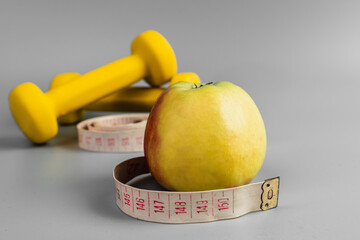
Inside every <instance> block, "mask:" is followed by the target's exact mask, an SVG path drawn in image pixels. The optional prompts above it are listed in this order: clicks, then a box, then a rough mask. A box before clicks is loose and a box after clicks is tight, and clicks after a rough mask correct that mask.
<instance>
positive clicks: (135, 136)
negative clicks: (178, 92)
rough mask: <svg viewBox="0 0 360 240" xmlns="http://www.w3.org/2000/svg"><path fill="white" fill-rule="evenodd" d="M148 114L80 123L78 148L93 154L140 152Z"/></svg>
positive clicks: (117, 116) (111, 117)
mask: <svg viewBox="0 0 360 240" xmlns="http://www.w3.org/2000/svg"><path fill="white" fill-rule="evenodd" d="M148 116H149V114H131V115H130V114H129V115H113V116H105V117H96V118H92V119H88V120H85V121H82V122H80V123H79V124H78V125H77V126H76V127H77V130H78V137H79V147H80V148H81V149H85V150H88V151H95V152H142V151H143V150H144V133H145V127H146V121H147V118H148Z"/></svg>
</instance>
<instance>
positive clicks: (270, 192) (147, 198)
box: [77, 114, 280, 223]
mask: <svg viewBox="0 0 360 240" xmlns="http://www.w3.org/2000/svg"><path fill="white" fill-rule="evenodd" d="M147 116H148V115H147V114H138V115H119V116H107V117H99V118H94V119H89V120H85V121H83V122H81V123H79V124H78V126H77V128H78V134H79V146H80V148H83V149H86V150H90V151H103V152H129V151H131V152H135V151H142V150H143V136H144V132H145V126H146V119H147ZM99 139H100V140H99ZM124 139H125V140H124ZM140 139H141V140H140ZM147 173H149V169H148V165H147V162H146V159H145V157H137V158H132V159H129V160H126V161H124V162H122V163H120V164H118V165H117V166H116V167H115V168H114V171H113V177H114V180H115V187H116V204H117V205H118V207H119V208H120V209H121V210H122V211H123V212H124V213H125V214H127V215H129V216H131V217H134V218H137V219H141V220H145V221H151V222H160V223H192V222H210V221H215V220H221V219H229V218H236V217H240V216H242V215H245V214H247V213H250V212H256V211H265V210H268V209H272V208H276V207H277V205H278V197H279V183H280V178H279V177H276V178H271V179H267V180H265V181H263V182H258V183H252V184H247V185H243V186H240V187H234V188H226V189H217V190H209V191H197V192H171V191H154V190H146V189H139V188H136V187H133V186H130V185H128V184H127V183H128V182H129V181H131V180H132V179H133V178H135V177H137V176H140V175H143V174H147Z"/></svg>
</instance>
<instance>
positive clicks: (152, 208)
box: [117, 184, 235, 220]
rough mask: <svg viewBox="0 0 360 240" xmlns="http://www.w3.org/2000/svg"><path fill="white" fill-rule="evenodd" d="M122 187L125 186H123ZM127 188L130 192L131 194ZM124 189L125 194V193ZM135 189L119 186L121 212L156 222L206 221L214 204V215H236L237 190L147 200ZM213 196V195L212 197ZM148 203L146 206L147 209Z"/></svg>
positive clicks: (155, 196) (153, 194) (153, 196)
mask: <svg viewBox="0 0 360 240" xmlns="http://www.w3.org/2000/svg"><path fill="white" fill-rule="evenodd" d="M122 185H123V186H122ZM128 188H130V189H129V191H128ZM123 189H124V191H123ZM135 190H136V191H137V193H138V196H135V193H134V189H133V188H132V187H129V186H127V185H126V184H119V188H118V189H117V198H118V199H119V201H120V202H121V206H122V209H124V210H125V211H126V212H132V213H134V214H139V215H141V216H143V217H145V216H146V215H148V217H149V218H150V217H151V216H153V217H155V218H157V219H164V218H167V219H169V220H171V219H175V220H176V219H193V218H195V219H206V218H207V217H208V216H209V204H210V202H211V203H212V204H211V205H212V209H211V211H212V215H213V216H215V215H216V216H219V217H226V216H229V215H234V213H235V190H234V189H231V190H229V191H226V190H225V191H224V190H223V191H218V192H211V193H210V192H209V193H199V194H196V193H185V194H184V193H181V194H179V193H165V194H164V193H162V194H160V192H146V191H144V193H147V194H146V195H147V199H144V198H143V197H142V195H141V191H140V190H139V189H135ZM210 194H211V195H210ZM146 200H147V206H146ZM146 207H147V209H146ZM146 211H147V214H146Z"/></svg>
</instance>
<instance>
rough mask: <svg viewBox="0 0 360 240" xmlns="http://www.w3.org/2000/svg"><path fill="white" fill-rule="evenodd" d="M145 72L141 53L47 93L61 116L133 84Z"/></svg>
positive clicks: (56, 112) (57, 114)
mask: <svg viewBox="0 0 360 240" xmlns="http://www.w3.org/2000/svg"><path fill="white" fill-rule="evenodd" d="M145 75H146V65H145V62H144V61H143V60H142V58H141V57H140V56H137V55H130V56H128V57H125V58H122V59H119V60H117V61H114V62H112V63H109V64H107V65H105V66H102V67H100V68H98V69H95V70H93V71H91V72H88V73H86V74H84V75H81V76H79V77H78V78H76V80H75V81H71V82H69V83H68V84H65V85H63V86H59V87H57V88H55V89H53V90H51V91H49V92H47V93H46V94H45V95H46V96H47V97H48V98H49V100H50V101H51V102H52V103H53V104H54V109H55V114H56V116H61V115H62V114H64V113H67V112H71V111H74V110H77V109H79V108H81V107H83V106H86V105H88V104H90V103H92V102H94V101H96V100H98V99H100V98H102V97H103V96H105V95H108V94H109V93H113V92H115V91H116V90H118V89H120V88H124V87H127V86H130V85H131V84H133V83H135V82H137V81H139V80H140V79H142V78H143V77H144V76H145ZM99 79H101V81H98V80H99ZM122 79H126V81H122ZM79 89H82V91H79ZM64 96H67V97H65V98H64Z"/></svg>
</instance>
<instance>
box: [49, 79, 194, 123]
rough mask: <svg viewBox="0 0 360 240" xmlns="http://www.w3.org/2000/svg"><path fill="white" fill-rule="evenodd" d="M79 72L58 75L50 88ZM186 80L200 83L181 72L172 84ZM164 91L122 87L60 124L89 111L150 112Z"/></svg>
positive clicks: (63, 118) (76, 112)
mask: <svg viewBox="0 0 360 240" xmlns="http://www.w3.org/2000/svg"><path fill="white" fill-rule="evenodd" d="M79 76H80V74H79V73H62V74H59V75H57V76H56V77H55V78H54V79H53V81H52V82H51V84H50V90H51V89H55V88H57V87H59V86H61V85H64V84H67V83H68V82H70V81H71V80H73V79H76V78H77V77H79ZM181 81H186V82H192V83H200V82H201V81H200V79H199V77H198V75H196V74H195V73H179V74H177V75H175V76H174V77H172V78H171V80H170V85H173V84H175V83H177V82H181ZM163 91H164V88H150V87H129V88H124V89H121V90H119V91H117V92H115V93H113V94H111V95H109V96H107V97H105V98H102V99H101V100H99V101H97V102H95V103H92V104H90V105H88V106H86V107H84V108H83V109H81V110H78V111H75V112H72V113H69V114H66V115H64V116H61V117H59V118H58V122H59V123H60V124H74V123H76V122H79V121H80V120H81V119H82V118H83V117H84V115H85V110H89V111H114V112H149V111H150V110H151V108H152V106H153V105H154V103H155V101H156V99H157V98H158V97H159V96H160V95H161V93H162V92H163Z"/></svg>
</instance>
